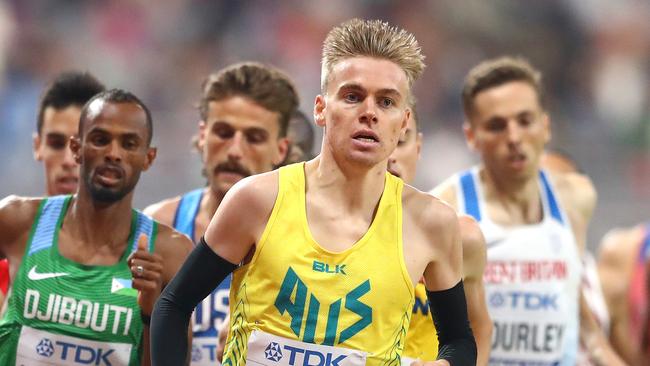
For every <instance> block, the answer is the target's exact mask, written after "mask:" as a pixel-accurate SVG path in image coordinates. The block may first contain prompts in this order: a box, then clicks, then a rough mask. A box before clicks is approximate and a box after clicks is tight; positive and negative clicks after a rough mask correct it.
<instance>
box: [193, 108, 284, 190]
mask: <svg viewBox="0 0 650 366" xmlns="http://www.w3.org/2000/svg"><path fill="white" fill-rule="evenodd" d="M279 119H280V114H279V113H277V112H273V111H270V110H268V109H266V108H264V107H262V106H260V105H259V104H257V103H255V102H253V101H251V100H250V99H248V98H245V97H241V96H234V97H230V98H227V99H224V100H220V101H213V102H209V103H208V111H207V118H206V121H204V122H201V124H200V126H199V149H200V150H201V152H202V158H203V167H204V169H205V173H206V175H207V178H208V182H209V184H210V186H211V188H212V190H213V191H214V192H220V193H222V194H223V193H225V192H227V191H228V190H229V189H230V188H231V187H232V186H233V185H234V184H235V183H237V182H238V181H240V180H241V179H243V178H245V177H247V176H249V175H253V174H259V173H264V172H268V171H271V170H273V169H274V167H275V166H277V165H278V164H280V163H281V162H282V160H283V159H284V157H285V155H286V152H287V146H288V140H287V139H286V138H281V137H280V121H279Z"/></svg>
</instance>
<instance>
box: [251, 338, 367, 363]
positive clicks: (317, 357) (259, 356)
mask: <svg viewBox="0 0 650 366" xmlns="http://www.w3.org/2000/svg"><path fill="white" fill-rule="evenodd" d="M366 355H367V354H366V352H362V351H358V350H354V349H348V348H341V347H332V346H323V345H318V344H311V343H305V342H300V341H295V340H290V339H286V338H282V337H278V336H274V335H271V334H268V333H264V332H261V331H258V330H255V331H253V332H252V333H251V336H250V338H249V339H248V353H247V357H246V364H247V365H264V366H267V365H268V366H363V365H365V364H366Z"/></svg>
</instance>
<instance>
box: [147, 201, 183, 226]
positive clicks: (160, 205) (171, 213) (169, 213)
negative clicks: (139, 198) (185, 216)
mask: <svg viewBox="0 0 650 366" xmlns="http://www.w3.org/2000/svg"><path fill="white" fill-rule="evenodd" d="M180 201H181V196H176V197H173V198H168V199H165V200H162V201H160V202H156V203H154V204H151V205H149V206H147V207H146V208H145V209H144V210H143V211H142V212H144V213H145V214H146V215H148V216H151V217H153V218H154V219H156V221H158V222H160V223H163V224H165V225H173V224H174V217H175V216H176V209H177V208H178V204H179V202H180Z"/></svg>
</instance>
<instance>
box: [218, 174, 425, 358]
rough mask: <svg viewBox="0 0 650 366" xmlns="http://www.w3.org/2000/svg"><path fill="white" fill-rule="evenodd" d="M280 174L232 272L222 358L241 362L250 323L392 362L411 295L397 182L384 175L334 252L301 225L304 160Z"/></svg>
mask: <svg viewBox="0 0 650 366" xmlns="http://www.w3.org/2000/svg"><path fill="white" fill-rule="evenodd" d="M279 176H280V178H279V192H278V196H277V198H276V201H275V206H274V208H273V211H272V213H271V216H270V218H269V220H268V222H267V226H266V228H265V230H264V233H263V234H262V237H261V239H260V241H259V243H258V245H257V247H256V251H255V254H254V255H253V257H252V259H251V262H250V263H249V264H247V265H245V266H242V267H240V268H238V269H237V270H236V271H235V272H234V275H233V281H232V286H231V293H230V299H231V301H230V314H231V329H230V334H229V335H228V341H227V345H226V351H225V355H224V365H243V364H244V363H245V360H246V351H247V349H246V347H247V343H248V338H249V336H250V334H251V332H252V331H253V330H260V331H263V332H266V333H270V334H273V335H276V336H280V337H284V338H288V339H295V340H298V341H302V342H307V343H315V344H325V345H330V346H335V347H344V348H351V349H357V350H362V351H364V352H367V353H368V355H367V361H366V364H367V365H399V364H400V359H401V353H402V348H403V345H404V339H405V337H406V331H407V329H408V324H409V320H410V316H411V311H412V308H413V301H414V300H413V299H414V290H413V285H412V284H411V281H410V278H409V275H408V272H407V271H406V266H405V264H404V255H403V251H402V203H401V195H402V187H403V183H402V181H401V180H400V179H398V178H395V177H393V176H392V175H390V174H388V173H387V174H386V183H385V186H384V192H383V194H382V197H381V200H380V203H379V206H378V209H377V213H376V215H375V218H374V220H373V222H372V224H371V225H370V228H369V229H368V231H367V232H366V234H365V235H364V236H363V237H362V238H361V239H359V240H358V241H357V242H356V243H355V244H354V245H353V246H352V247H351V248H350V249H347V250H345V251H343V252H340V253H333V252H330V251H328V250H326V249H324V248H322V247H321V246H320V245H319V244H318V243H317V242H316V241H315V240H314V238H313V237H312V235H311V232H310V230H309V227H308V225H307V217H306V210H305V207H306V206H305V175H304V164H303V163H300V164H294V165H290V166H287V167H283V168H281V169H280V171H279ZM244 224H245V223H244ZM337 312H338V319H337V317H336V314H337ZM337 320H338V321H337Z"/></svg>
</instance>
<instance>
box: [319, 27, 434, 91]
mask: <svg viewBox="0 0 650 366" xmlns="http://www.w3.org/2000/svg"><path fill="white" fill-rule="evenodd" d="M357 56H369V57H376V58H381V59H386V60H389V61H392V62H394V63H395V64H397V65H398V66H399V67H400V68H401V69H402V70H404V72H405V73H406V77H407V78H408V82H409V88H410V87H411V86H412V85H413V82H415V80H417V78H418V77H420V74H422V71H423V70H424V67H425V65H424V55H422V52H421V49H420V46H419V45H418V41H417V40H416V39H415V37H414V36H413V35H412V34H411V33H409V32H407V31H405V30H404V29H399V28H397V27H393V26H391V25H389V24H388V23H386V22H382V21H381V20H361V19H352V20H349V21H347V22H345V23H343V24H341V25H339V26H337V27H334V28H333V29H332V30H331V31H330V32H329V33H328V34H327V37H326V38H325V42H324V43H323V57H322V60H321V90H322V92H323V93H324V92H325V90H326V89H327V82H328V78H329V74H330V72H331V71H332V68H333V67H334V65H335V64H336V63H338V62H340V61H342V60H344V59H347V58H352V57H357Z"/></svg>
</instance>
